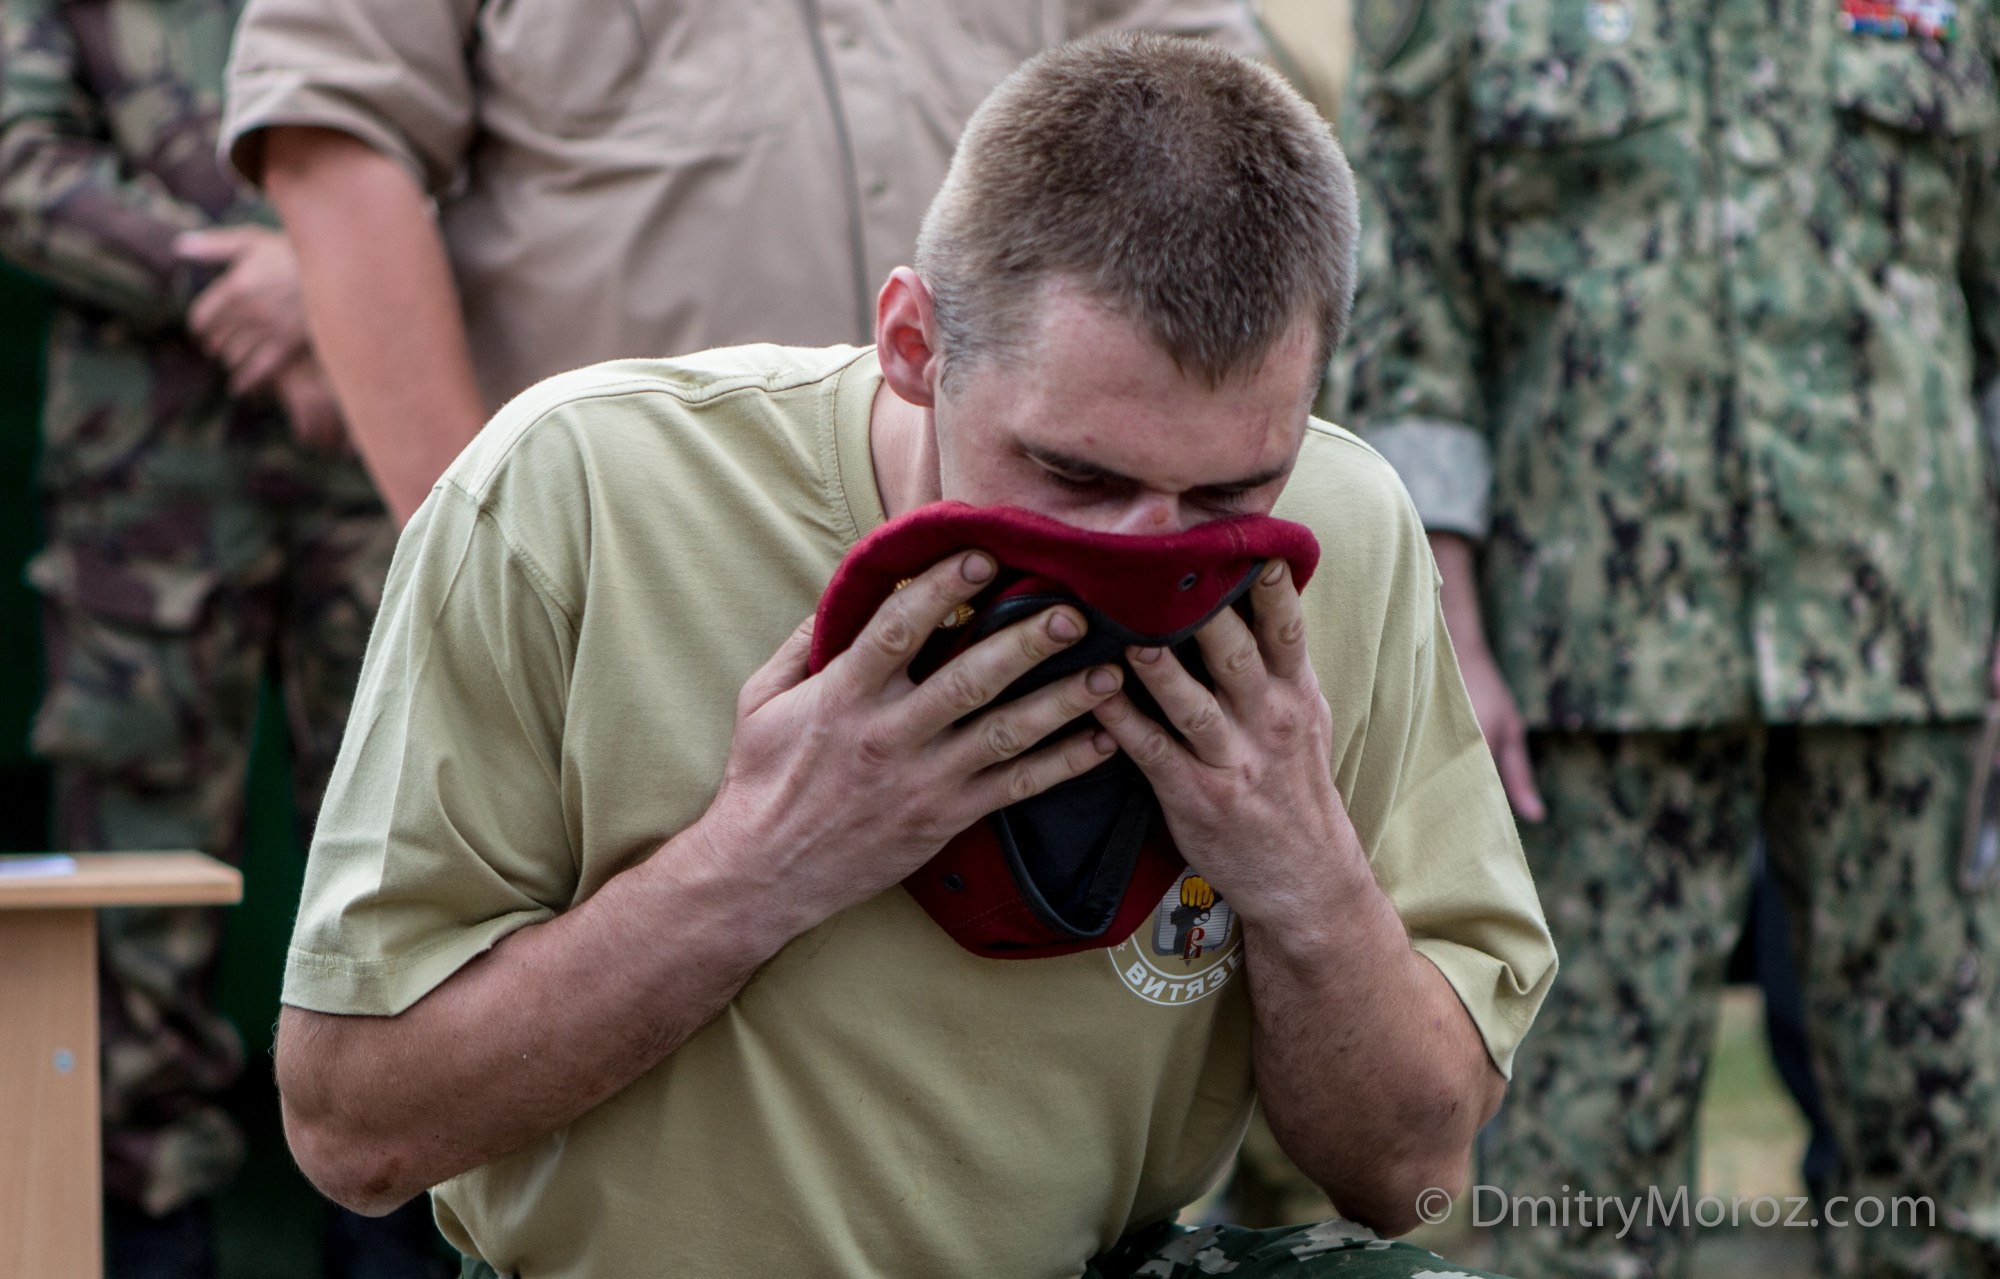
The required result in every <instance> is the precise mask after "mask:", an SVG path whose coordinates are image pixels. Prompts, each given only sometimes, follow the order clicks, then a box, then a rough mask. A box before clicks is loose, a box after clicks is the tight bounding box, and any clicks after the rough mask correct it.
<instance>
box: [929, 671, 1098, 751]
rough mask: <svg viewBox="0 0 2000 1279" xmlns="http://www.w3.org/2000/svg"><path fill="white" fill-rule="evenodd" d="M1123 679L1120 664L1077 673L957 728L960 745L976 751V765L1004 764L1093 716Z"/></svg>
mask: <svg viewBox="0 0 2000 1279" xmlns="http://www.w3.org/2000/svg"><path fill="white" fill-rule="evenodd" d="M1123 683H1124V678H1123V672H1121V671H1120V670H1119V669H1118V668H1117V667H1115V666H1097V667H1093V668H1091V669H1090V670H1087V671H1078V672H1077V673H1076V674H1074V675H1071V676H1069V677H1068V678H1067V679H1063V680H1059V681H1057V682H1056V683H1054V684H1050V685H1049V686H1048V687H1046V688H1038V689H1036V690H1035V691H1034V692H1032V693H1030V694H1028V695H1027V696H1026V697H1023V698H1021V699H1020V700H1018V701H1014V702H1009V703H1008V704H1007V705H1005V706H1001V707H997V708H995V709H993V710H990V711H987V712H986V713H985V714H984V715H981V716H979V717H978V718H977V719H975V720H973V721H972V722H971V723H969V724H967V725H966V726H965V727H964V728H962V729H960V730H958V735H957V736H958V743H959V746H958V749H964V750H969V751H970V752H972V758H971V761H970V763H971V765H972V766H973V767H984V766H990V765H993V764H998V763H1002V762H1004V761H1006V760H1009V759H1012V758H1014V756H1016V755H1019V754H1021V753H1023V752H1024V751H1027V750H1030V749H1032V748H1033V747H1034V746H1035V745H1036V744H1037V743H1039V742H1040V741H1042V739H1044V738H1046V737H1048V736H1049V735H1050V734H1051V733H1054V732H1055V731H1056V730H1058V729H1060V728H1061V727H1062V726H1063V725H1065V724H1068V723H1070V722H1071V721H1072V720H1077V719H1081V718H1083V717H1084V716H1085V715H1088V714H1090V712H1091V711H1093V710H1095V709H1097V706H1098V704H1099V703H1100V702H1102V701H1103V700H1104V699H1105V698H1107V697H1110V696H1111V695H1112V694H1113V693H1116V692H1117V691H1118V689H1119V687H1120V685H1122V684H1123Z"/></svg>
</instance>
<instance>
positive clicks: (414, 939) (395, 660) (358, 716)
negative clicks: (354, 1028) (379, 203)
mask: <svg viewBox="0 0 2000 1279" xmlns="http://www.w3.org/2000/svg"><path fill="white" fill-rule="evenodd" d="M551 582H552V579H551V578H549V576H548V575H547V574H546V573H545V572H544V571H543V570H542V569H541V567H540V566H539V565H538V564H537V562H536V561H534V560H533V559H531V558H529V556H528V555H527V554H526V553H525V552H524V551H522V550H521V549H519V548H518V547H517V545H516V544H515V543H514V541H513V540H512V539H510V538H509V536H508V535H507V534H506V532H505V531H503V530H502V529H501V528H500V527H499V526H498V525H497V524H496V522H495V520H494V518H493V517H492V515H491V514H490V513H489V512H488V511H486V510H484V509H482V507H481V506H480V504H479V503H478V502H476V501H475V500H474V499H473V498H472V497H471V496H469V495H468V494H467V492H466V491H465V490H463V489H461V488H458V487H456V486H455V485H454V484H453V483H451V481H450V480H449V478H447V481H446V482H445V483H444V484H441V485H440V486H439V487H438V488H437V489H436V490H435V491H434V492H433V493H432V495H431V498H430V500H429V501H427V502H426V503H425V504H424V506H423V507H422V508H421V509H420V510H419V511H418V513H417V516H416V518H415V519H414V520H413V521H412V522H411V524H410V527H409V529H408V530H407V531H406V532H405V533H404V535H403V539H402V541H401V543H400V544H399V546H398V548H397V553H396V559H395V563H394V565H393V567H392V568H391V570H390V575H389V582H388V586H387V588H386V591H385V594H384V598H383V603H382V611H381V613H380V616H379V617H378V619H377V622H376V625H375V630H374V632H373V634H372V636H371V637H370V640H369V646H368V655H367V658H366V661H365V662H364V664H363V668H362V674H361V681H360V686H359V688H358V690H357V693H356V696H355V701H354V708H353V711H352V714H351V716H350V718H349V722H348V729H347V735H346V737H345V738H344V739H343V740H342V743H341V749H340V756H339V759H338V761H337V762H336V764H335V766H334V772H333V777H332V780H331V782H330V784H329V786H328V790H327V795H326V799H325V801H324V803H323V805H322V807H321V811H320V817H319V824H318V827H317V829H316V830H315V832H314V835H313V841H312V850H311V853H310V856H309V859H308V862H307V866H306V882H305V892H304V896H303V900H302V901H301V904H300V909H299V917H298V923H297V925H296V927H295V931H294V933H293V938H292V947H291V952H290V955H289V958H288V963H287V966H286V970H285V983H284V995H283V998H284V1002H285V1003H287V1004H292V1005H295V1006H298V1007H301V1008H309V1009H313V1010H315V1011H318V1012H326V1013H354V1014H374V1015H380V1016H392V1015H394V1014H396V1013H400V1012H402V1011H403V1010H404V1009H406V1008H408V1007H409V1006H410V1005H412V1004H414V1003H416V1002H417V1000H419V999H420V998H422V997H423V996H424V995H425V994H426V993H428V992H429V991H430V990H432V989H433V988H435V987H436V986H438V985H439V984H440V983H441V982H443V981H444V980H445V979H446V978H447V977H449V976H451V975H452V974H453V973H454V972H456V971H458V969H459V968H460V967H462V966H463V965H464V964H465V963H466V962H467V961H469V960H471V959H472V958H474V957H475V956H477V955H479V954H480V953H481V952H483V951H485V950H487V949H488V948H490V947H491V946H493V945H494V944H495V943H496V942H498V941H499V940H500V939H501V938H503V937H505V936H506V935H507V934H509V933H511V932H513V931H514V930H515V929H517V928H521V927H523V926H525V925H528V924H533V923H538V922H540V921H542V920H545V919H548V918H550V917H551V916H553V915H554V914H556V913H557V912H559V911H561V910H565V909H567V908H568V907H569V906H570V904H571V903H572V901H573V899H574V897H575V895H576V891H577V882H578V875H577V851H576V850H577V844H578V836H577V832H576V831H575V830H574V829H573V824H572V822H571V820H570V817H569V815H568V814H569V813H570V812H571V810H572V806H571V805H569V804H568V803H566V802H565V787H564V781H563V763H562V760H563V751H562V741H563V722H564V712H565V706H566V702H567V690H568V688H569V675H570V672H571V670H572V669H573V666H574V656H575V636H576V627H575V624H574V620H573V619H574V609H573V608H572V607H568V606H565V604H564V603H562V602H559V600H558V598H557V594H556V592H555V591H554V589H553V587H552V585H551Z"/></svg>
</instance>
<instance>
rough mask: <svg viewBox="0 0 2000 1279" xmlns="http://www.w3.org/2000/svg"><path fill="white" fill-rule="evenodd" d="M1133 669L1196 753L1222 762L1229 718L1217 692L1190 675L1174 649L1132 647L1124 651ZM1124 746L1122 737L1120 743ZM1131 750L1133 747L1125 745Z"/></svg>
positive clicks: (1212, 761)
mask: <svg viewBox="0 0 2000 1279" xmlns="http://www.w3.org/2000/svg"><path fill="white" fill-rule="evenodd" d="M1125 657H1126V660H1127V661H1128V662H1130V663H1131V666H1132V671H1133V673H1134V674H1135V675H1137V676H1138V677H1139V682H1140V683H1142V684H1144V685H1145V686H1146V691H1147V692H1149V693H1151V694H1152V695H1153V700H1154V701H1156V702H1158V703H1159V704H1160V710H1161V711H1163V712H1164V713H1165V714H1166V717H1167V720H1168V722H1170V723H1171V724H1173V726H1174V727H1175V728H1177V729H1179V730H1180V733H1181V736H1182V737H1185V738H1186V739H1187V742H1188V745H1189V746H1190V747H1191V748H1192V749H1193V750H1194V753H1195V754H1196V755H1198V756H1200V757H1201V758H1202V759H1205V760H1207V761H1208V762H1209V763H1211V764H1219V763H1221V762H1222V760H1223V757H1224V754H1225V750H1226V746H1227V740H1228V733H1229V723H1228V717H1227V716H1225V715H1224V714H1223V713H1222V704H1221V703H1220V702H1218V701H1216V700H1215V694H1214V693H1211V692H1209V691H1208V690H1207V689H1206V688H1203V687H1202V685H1201V682H1200V681H1199V680H1197V679H1195V677H1194V676H1192V675H1190V674H1188V671H1187V667H1185V666H1182V665H1181V662H1180V659H1179V658H1178V657H1175V656H1174V655H1173V653H1172V651H1171V650H1168V649H1164V648H1131V649H1127V650H1125ZM1118 744H1119V745H1120V746H1124V745H1125V743H1124V741H1123V740H1120V742H1119V743H1118ZM1126 749H1127V750H1128V751H1129V750H1130V747H1127V748H1126Z"/></svg>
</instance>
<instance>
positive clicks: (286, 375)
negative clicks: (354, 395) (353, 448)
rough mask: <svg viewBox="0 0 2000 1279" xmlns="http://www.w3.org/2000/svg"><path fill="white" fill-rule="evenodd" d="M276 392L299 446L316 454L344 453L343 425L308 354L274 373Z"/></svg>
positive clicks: (337, 406)
mask: <svg viewBox="0 0 2000 1279" xmlns="http://www.w3.org/2000/svg"><path fill="white" fill-rule="evenodd" d="M276 390H277V392H278V403H279V404H281V405H283V406H284V409H285V417H286V419H287V420H288V421H290V423H291V424H292V438H293V439H295V440H297V441H298V442H299V445H300V447H302V448H306V449H310V450H312V451H313V452H316V453H344V452H346V451H347V450H348V439H347V423H346V421H345V420H344V419H343V418H342V417H341V416H340V404H339V402H338V401H336V400H335V399H334V398H333V385H332V383H330V382H328V381H327V380H326V373H325V371H324V370H322V369H321V368H320V366H319V361H318V360H315V359H313V357H312V356H310V355H302V356H300V357H298V358H297V359H295V360H293V361H292V362H291V363H290V364H288V365H286V366H285V368H284V371H283V372H281V373H279V374H278V381H277V387H276Z"/></svg>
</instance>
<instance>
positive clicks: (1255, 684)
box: [1195, 608, 1266, 707]
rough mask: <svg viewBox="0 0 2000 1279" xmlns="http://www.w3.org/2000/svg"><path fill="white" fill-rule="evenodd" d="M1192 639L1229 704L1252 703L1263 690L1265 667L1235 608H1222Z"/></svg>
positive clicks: (1254, 642)
mask: <svg viewBox="0 0 2000 1279" xmlns="http://www.w3.org/2000/svg"><path fill="white" fill-rule="evenodd" d="M1195 642H1196V643H1197V644H1199V645H1200V646H1201V660H1202V662H1203V663H1205V664H1206V665H1207V667H1208V673H1209V675H1210V676H1211V677H1212V678H1213V679H1214V680H1215V686H1216V689H1217V691H1219V692H1220V693H1221V694H1222V695H1223V697H1224V698H1226V699H1227V700H1228V701H1229V703H1230V704H1231V705H1233V706H1238V707H1242V706H1249V705H1252V704H1254V702H1255V701H1256V699H1257V698H1258V696H1259V695H1261V693H1262V692H1263V683H1264V679H1265V675H1266V671H1265V666H1264V655H1263V653H1262V652H1260V651H1258V647H1257V636H1256V634H1255V632H1253V631H1252V630H1251V629H1250V626H1249V623H1247V622H1245V621H1244V620H1243V618H1242V617H1241V616H1240V615H1238V613H1237V612H1236V610H1235V609H1233V608H1226V609H1223V610H1222V612H1220V613H1218V614H1216V615H1215V616H1214V617H1213V618H1211V619H1209V622H1208V625H1206V626H1204V627H1202V628H1201V630H1200V631H1198V632H1196V634H1195Z"/></svg>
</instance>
